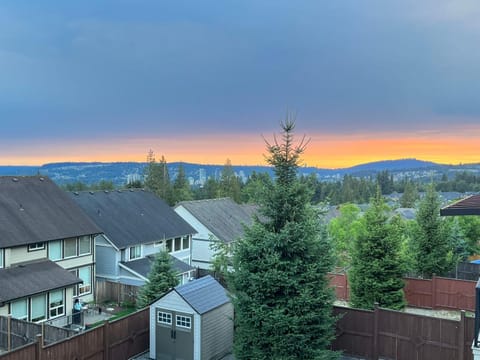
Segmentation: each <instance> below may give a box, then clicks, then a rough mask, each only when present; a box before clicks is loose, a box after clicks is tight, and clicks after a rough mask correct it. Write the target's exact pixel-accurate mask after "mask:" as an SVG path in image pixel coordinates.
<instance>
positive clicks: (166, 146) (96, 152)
mask: <svg viewBox="0 0 480 360" xmlns="http://www.w3.org/2000/svg"><path fill="white" fill-rule="evenodd" d="M477 133H478V132H477ZM301 135H302V133H301V132H297V140H299V139H300V137H301ZM473 135H474V134H473V133H472V132H469V133H468V134H455V135H449V136H440V135H438V134H420V135H418V136H404V137H402V136H398V135H394V134H382V135H378V134H377V135H375V136H373V135H371V134H370V135H369V134H356V135H348V136H340V135H330V136H328V135H316V134H313V135H310V142H309V143H308V146H307V149H306V152H305V153H304V155H303V157H302V158H303V161H304V164H305V165H308V166H316V167H320V168H343V167H349V166H354V165H358V164H362V163H367V162H372V161H379V160H395V159H403V158H417V159H421V160H426V161H433V162H436V163H442V164H459V163H478V162H480V156H479V155H480V154H479V146H478V139H477V138H476V137H475V136H473ZM264 136H265V138H266V139H267V140H268V141H270V140H271V139H272V138H273V136H272V135H269V134H265V135H264ZM307 136H308V135H307ZM149 149H152V150H153V151H154V153H155V155H156V158H157V159H159V158H160V157H161V156H162V155H163V156H165V158H166V160H167V162H176V161H183V162H191V163H200V164H224V163H225V161H226V159H230V160H231V162H232V164H234V165H265V161H264V156H263V155H264V154H265V153H266V149H265V142H264V140H263V138H262V136H261V135H259V134H251V135H247V134H242V135H232V134H224V135H216V136H214V137H210V138H208V137H202V138H199V137H188V136H185V137H176V138H167V139H164V138H136V139H118V138H117V139H111V140H109V141H105V142H103V143H98V142H93V141H88V140H87V141H80V140H79V141H68V142H55V143H51V142H48V143H47V142H45V143H42V142H40V141H37V142H36V143H35V144H30V146H27V145H26V144H25V145H24V146H21V147H19V148H17V149H16V150H15V152H14V153H13V152H12V153H10V154H9V153H8V152H6V151H3V152H2V153H1V154H0V163H2V164H4V165H42V164H46V163H52V162H64V161H71V162H82V161H85V162H89V161H100V162H116V161H138V162H143V161H145V160H146V156H147V153H148V150H149Z"/></svg>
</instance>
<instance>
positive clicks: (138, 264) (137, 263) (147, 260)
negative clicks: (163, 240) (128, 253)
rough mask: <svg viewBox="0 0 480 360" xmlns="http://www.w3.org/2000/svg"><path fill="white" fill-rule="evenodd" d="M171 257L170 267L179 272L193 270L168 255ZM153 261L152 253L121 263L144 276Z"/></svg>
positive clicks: (146, 274) (148, 271)
mask: <svg viewBox="0 0 480 360" xmlns="http://www.w3.org/2000/svg"><path fill="white" fill-rule="evenodd" d="M170 258H171V259H172V268H173V270H175V271H176V272H177V273H179V274H183V273H185V272H187V271H191V270H195V268H194V267H192V266H190V265H188V264H187V263H185V262H183V261H181V260H179V259H177V258H176V257H175V256H172V255H170ZM154 261H155V257H154V256H153V255H149V256H146V257H144V258H141V259H137V260H133V261H122V262H121V263H122V265H123V266H125V267H127V268H129V269H131V270H132V271H134V272H136V273H137V274H140V275H142V276H143V277H144V278H147V277H148V274H149V273H150V269H151V268H152V264H153V262H154Z"/></svg>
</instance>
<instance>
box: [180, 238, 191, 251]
mask: <svg viewBox="0 0 480 360" xmlns="http://www.w3.org/2000/svg"><path fill="white" fill-rule="evenodd" d="M182 245H183V246H182V249H184V250H185V249H188V248H189V247H190V239H189V238H188V236H184V237H183V244H182Z"/></svg>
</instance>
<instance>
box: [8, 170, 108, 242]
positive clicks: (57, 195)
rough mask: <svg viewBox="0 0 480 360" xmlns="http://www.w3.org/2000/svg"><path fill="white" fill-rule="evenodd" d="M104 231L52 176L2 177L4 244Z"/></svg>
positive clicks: (63, 237) (41, 240) (40, 240)
mask: <svg viewBox="0 0 480 360" xmlns="http://www.w3.org/2000/svg"><path fill="white" fill-rule="evenodd" d="M100 232H101V230H100V229H99V228H98V227H97V226H96V225H95V223H93V222H92V220H90V218H89V217H88V216H87V215H86V214H85V213H84V212H83V211H82V210H81V209H80V208H79V207H78V206H77V204H75V202H73V201H72V200H71V199H70V197H69V196H68V195H67V193H66V192H65V191H63V190H62V189H60V188H59V187H58V186H57V185H55V184H54V183H53V182H52V181H51V180H50V179H49V178H46V177H41V176H27V177H13V176H2V177H0V248H5V247H11V246H20V245H25V244H31V243H36V242H43V241H48V240H56V239H65V238H69V237H74V236H81V235H89V234H96V233H100Z"/></svg>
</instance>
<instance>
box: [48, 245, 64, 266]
mask: <svg viewBox="0 0 480 360" xmlns="http://www.w3.org/2000/svg"><path fill="white" fill-rule="evenodd" d="M48 258H49V259H50V260H53V261H55V260H60V259H61V258H62V241H61V240H56V241H50V242H49V243H48Z"/></svg>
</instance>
